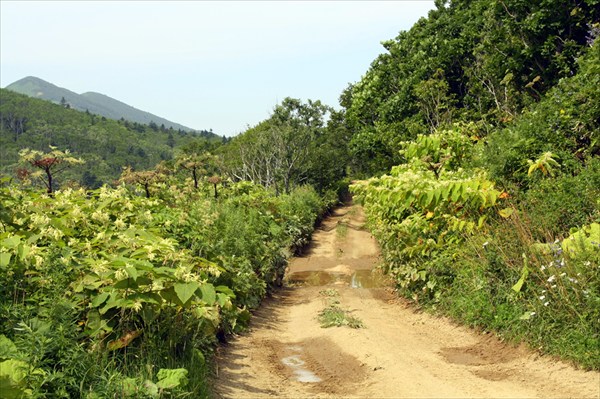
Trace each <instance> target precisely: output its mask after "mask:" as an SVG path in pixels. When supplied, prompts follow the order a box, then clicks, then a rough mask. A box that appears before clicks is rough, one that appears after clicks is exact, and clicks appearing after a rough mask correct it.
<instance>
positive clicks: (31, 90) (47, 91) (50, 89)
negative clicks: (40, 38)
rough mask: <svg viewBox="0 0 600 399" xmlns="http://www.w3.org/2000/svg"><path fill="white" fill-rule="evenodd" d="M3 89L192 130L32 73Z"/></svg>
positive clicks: (112, 115) (99, 112) (104, 113)
mask: <svg viewBox="0 0 600 399" xmlns="http://www.w3.org/2000/svg"><path fill="white" fill-rule="evenodd" d="M6 89H8V90H11V91H14V92H17V93H21V94H25V95H27V96H29V97H34V98H40V99H42V100H48V101H52V102H53V103H55V104H63V105H65V106H68V107H70V108H74V109H76V110H79V111H88V112H90V113H92V114H97V115H101V116H104V117H106V118H110V119H115V120H119V119H121V118H123V119H125V120H128V121H131V122H137V123H143V124H146V125H148V124H150V123H152V122H153V123H155V124H157V125H158V126H161V125H164V126H165V127H166V128H167V129H168V128H169V127H172V128H173V129H175V130H185V131H193V130H194V129H191V128H189V127H187V126H183V125H180V124H179V123H175V122H171V121H169V120H167V119H165V118H161V117H160V116H156V115H153V114H151V113H149V112H146V111H142V110H139V109H137V108H134V107H132V106H131V105H128V104H125V103H123V102H121V101H118V100H115V99H114V98H111V97H109V96H106V95H104V94H100V93H95V92H87V93H83V94H77V93H74V92H72V91H70V90H67V89H64V88H62V87H58V86H56V85H53V84H52V83H49V82H46V81H45V80H42V79H39V78H36V77H34V76H28V77H26V78H23V79H20V80H18V81H16V82H14V83H11V84H10V85H8V86H6Z"/></svg>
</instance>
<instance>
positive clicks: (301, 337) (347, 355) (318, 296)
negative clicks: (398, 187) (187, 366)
mask: <svg viewBox="0 0 600 399" xmlns="http://www.w3.org/2000/svg"><path fill="white" fill-rule="evenodd" d="M363 224H364V216H363V214H362V210H361V209H360V208H359V207H357V206H347V207H343V208H340V209H338V210H337V211H336V212H335V214H334V215H332V216H331V217H330V218H328V219H327V220H326V221H325V222H324V223H323V224H322V226H321V227H320V229H318V230H317V231H316V232H315V233H314V235H313V242H312V245H311V248H310V249H309V250H308V252H307V253H306V254H305V255H304V256H303V257H299V258H295V259H294V260H293V261H292V262H291V264H290V267H289V270H288V280H289V282H288V287H287V288H284V289H282V290H280V291H278V292H277V293H276V294H275V295H274V296H273V297H272V298H269V299H267V300H266V301H265V302H264V304H263V306H262V307H261V308H260V309H259V310H258V311H257V312H256V313H255V315H254V317H253V320H252V323H251V328H250V330H249V331H248V332H246V333H244V334H243V335H240V336H238V337H235V338H234V339H233V340H231V342H230V343H229V344H227V345H226V346H224V347H222V348H221V349H220V351H219V353H218V355H217V367H218V370H217V375H216V377H215V380H214V389H215V395H216V396H217V397H222V398H308V397H311V398H339V397H345V398H346V397H347V398H599V397H600V373H597V372H585V371H581V370H576V369H574V368H573V367H571V366H569V365H567V364H565V363H562V362H558V361H556V360H554V359H551V358H547V357H540V356H538V355H536V354H535V353H532V352H530V351H528V350H526V349H524V348H513V347H510V346H507V345H504V344H503V343H501V342H500V341H499V340H498V339H497V338H495V337H493V336H491V335H481V334H478V333H476V332H474V331H472V330H469V329H468V328H465V327H461V326H457V325H455V324H453V323H452V322H450V321H449V320H447V319H444V318H439V317H435V316H431V315H428V314H424V313H419V312H416V311H415V310H414V309H412V308H411V307H409V306H407V305H406V304H405V303H404V302H403V301H401V300H398V299H397V298H396V297H395V296H394V295H393V293H392V292H391V290H390V289H389V288H386V287H385V284H383V283H382V280H381V277H378V276H377V275H376V274H371V272H370V270H371V269H372V268H373V267H374V266H375V264H376V263H377V261H378V258H377V255H378V248H377V244H376V242H375V241H374V240H373V238H372V237H371V235H370V234H369V233H368V232H367V231H364V230H362V229H361V227H362V225H363ZM333 294H335V295H336V296H335V299H337V300H338V301H339V306H340V307H342V308H344V309H346V310H349V311H351V314H352V315H353V316H356V317H358V318H359V319H360V320H362V322H363V324H364V328H359V329H351V328H349V327H346V326H344V327H332V328H321V326H320V324H319V321H318V320H317V318H318V314H319V312H320V311H321V310H323V309H324V308H326V307H327V306H328V304H330V303H331V300H332V296H331V295H333Z"/></svg>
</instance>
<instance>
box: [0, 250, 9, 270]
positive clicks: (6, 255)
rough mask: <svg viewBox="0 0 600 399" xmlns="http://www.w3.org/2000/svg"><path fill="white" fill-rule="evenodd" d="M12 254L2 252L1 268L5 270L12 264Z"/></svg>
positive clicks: (0, 254)
mask: <svg viewBox="0 0 600 399" xmlns="http://www.w3.org/2000/svg"><path fill="white" fill-rule="evenodd" d="M11 257H12V254H9V253H6V252H0V267H2V268H5V267H6V266H8V264H9V263H10V258H11Z"/></svg>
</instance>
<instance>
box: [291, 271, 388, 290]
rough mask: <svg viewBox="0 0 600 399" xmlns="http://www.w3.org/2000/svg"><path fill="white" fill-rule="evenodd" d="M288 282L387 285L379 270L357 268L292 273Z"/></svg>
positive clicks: (373, 286) (359, 286) (353, 285)
mask: <svg viewBox="0 0 600 399" xmlns="http://www.w3.org/2000/svg"><path fill="white" fill-rule="evenodd" d="M286 281H287V282H288V284H291V285H294V284H298V285H308V286H313V287H320V286H325V285H346V286H349V287H351V288H381V287H385V286H386V280H385V276H384V275H383V274H381V272H379V271H374V270H356V271H354V272H352V273H341V272H338V273H336V272H331V271H323V270H319V271H302V272H295V273H290V274H289V275H288V276H287V277H286Z"/></svg>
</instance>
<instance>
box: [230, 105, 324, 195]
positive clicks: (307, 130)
mask: <svg viewBox="0 0 600 399" xmlns="http://www.w3.org/2000/svg"><path fill="white" fill-rule="evenodd" d="M330 110H331V108H330V107H328V106H326V105H323V104H322V103H321V102H320V101H311V100H308V102H307V103H303V102H302V101H300V100H298V99H294V98H289V97H288V98H286V99H284V100H283V101H282V103H281V104H279V105H277V106H276V107H275V109H274V111H273V115H272V116H271V117H270V118H269V119H266V120H264V121H262V122H261V123H259V124H258V125H257V126H254V127H252V128H249V129H248V130H247V131H246V132H244V133H243V134H241V135H240V136H238V137H236V138H235V139H233V141H232V142H231V143H230V144H229V145H227V146H226V148H225V152H226V154H225V156H224V158H225V160H226V161H225V162H226V169H227V173H228V174H229V175H230V176H231V177H232V178H233V179H234V180H249V181H253V182H255V183H259V184H262V185H263V186H265V187H273V188H274V189H275V191H276V193H279V192H280V191H281V190H284V191H285V192H286V193H287V192H290V191H291V188H292V186H293V185H297V184H301V183H303V182H306V181H307V179H308V174H309V169H310V164H311V162H310V161H309V158H310V154H311V150H312V149H314V146H315V143H316V142H317V140H318V138H319V137H321V136H322V134H323V132H324V126H325V123H326V119H327V116H328V113H329V112H330Z"/></svg>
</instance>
